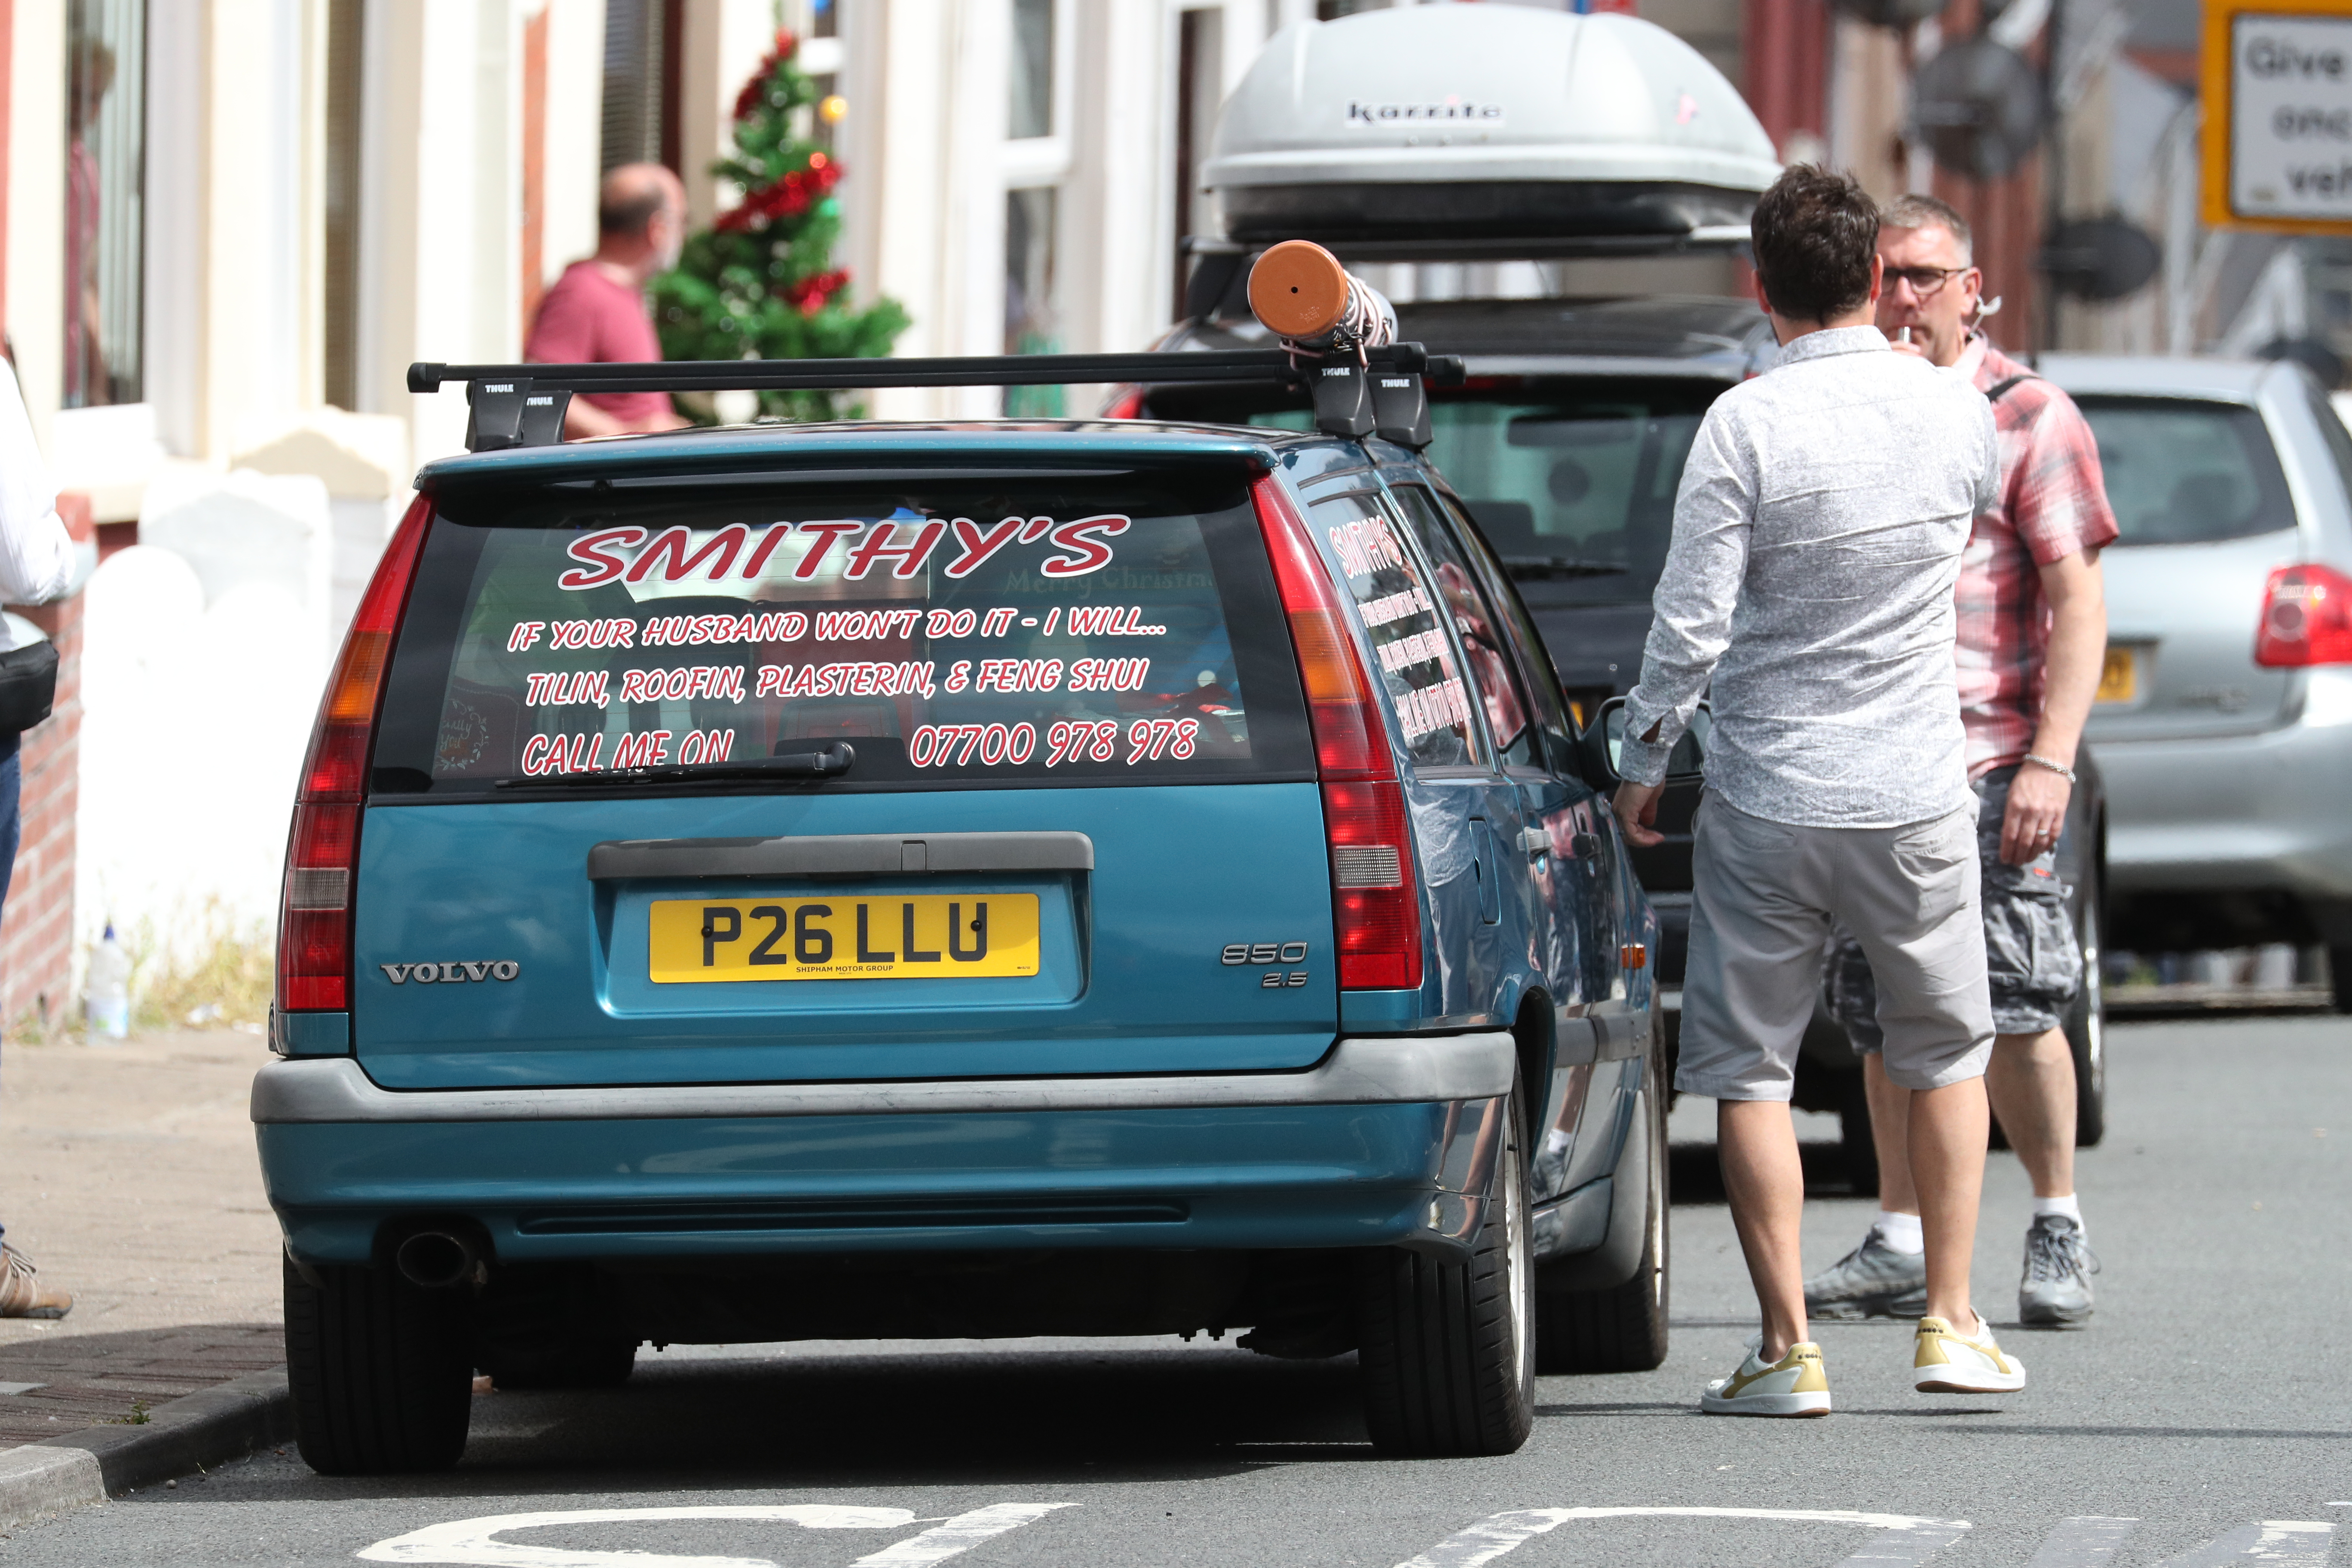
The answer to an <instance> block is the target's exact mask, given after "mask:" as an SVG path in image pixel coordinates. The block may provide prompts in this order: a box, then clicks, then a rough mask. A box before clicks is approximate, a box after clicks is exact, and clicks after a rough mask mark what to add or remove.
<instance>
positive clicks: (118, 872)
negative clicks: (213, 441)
mask: <svg viewBox="0 0 2352 1568" xmlns="http://www.w3.org/2000/svg"><path fill="white" fill-rule="evenodd" d="M140 534H141V537H142V539H143V540H149V541H152V542H150V543H142V544H140V545H138V546H135V547H133V548H131V549H129V550H124V551H121V552H117V553H116V554H114V555H113V556H111V557H110V558H109V559H108V560H107V562H106V563H105V564H104V565H103V566H101V567H100V568H99V570H98V573H97V574H96V575H95V576H93V577H92V578H91V579H90V582H89V587H88V589H87V590H85V592H86V593H87V595H88V598H87V601H86V605H85V609H84V619H83V654H82V707H83V716H82V732H81V767H82V776H81V794H80V800H79V806H78V809H77V813H76V822H75V831H76V836H77V839H78V848H77V868H76V878H75V900H74V902H75V910H74V916H75V931H76V935H77V938H78V944H79V945H82V946H85V947H86V946H87V945H88V944H89V943H92V942H96V941H97V940H98V938H99V936H100V933H101V932H102V931H103V930H104V929H105V927H106V925H107V923H108V922H109V921H112V922H113V924H114V925H115V927H116V929H117V931H120V932H122V933H124V934H125V935H126V936H131V935H134V934H136V933H138V932H139V931H141V928H142V925H143V926H144V927H145V928H146V930H147V931H148V932H150V933H152V939H153V940H154V941H155V942H157V943H158V944H159V946H160V947H161V948H162V949H163V951H164V952H171V953H173V954H176V955H178V956H180V957H182V958H193V957H194V956H196V955H197V954H198V953H199V952H201V950H202V948H203V946H204V945H205V942H206V940H207V938H208V937H210V936H211V935H213V934H215V932H216V931H218V930H219V929H220V927H221V926H223V925H225V926H226V928H227V931H229V932H231V933H235V934H248V933H254V932H259V931H266V930H267V929H268V925H269V922H270V921H271V919H272V918H273V914H274V911H275V909H276V906H277V899H278V871H279V867H280V866H281V864H282V862H283V858H284V851H285V842H286V824H287V820H288V816H289V813H290V811H291V809H292V806H293V800H294V789H295V784H296V780H297V776H298V774H299V770H300V767H301V761H302V753H303V750H304V748H305V746H306V745H307V744H308V743H309V739H310V722H311V719H312V716H313V715H314V714H315V712H316V711H317V708H318V700H319V691H320V686H321V684H322V683H323V681H324V679H325V673H326V662H327V657H328V650H327V647H326V626H327V615H328V606H329V583H330V575H329V574H330V571H331V565H330V555H331V538H332V523H331V510H330V504H329V498H328V494H327V488H326V486H325V484H324V483H323V482H322V481H321V480H320V479H317V478H315V477H312V476H309V475H302V476H265V475H260V474H254V473H250V472H235V473H230V474H226V475H222V474H215V473H208V472H205V471H203V470H201V469H177V470H167V471H166V472H165V473H164V474H163V475H161V476H159V477H158V478H157V479H156V480H155V481H154V482H153V483H152V484H151V485H150V486H149V487H148V492H147V510H146V512H145V514H144V515H142V518H141V520H140Z"/></svg>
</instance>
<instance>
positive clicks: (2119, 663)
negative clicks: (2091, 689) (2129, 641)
mask: <svg viewBox="0 0 2352 1568" xmlns="http://www.w3.org/2000/svg"><path fill="white" fill-rule="evenodd" d="M2138 695H2139V654H2138V652H2137V650H2136V649H2133V648H2127V647H2111V648H2109V649H2107V659H2106V662H2105V664H2103V665H2101V666H2100V667H2099V689H2098V692H2097V694H2096V695H2095V696H2094V697H2093V698H2092V700H2093V701H2095V702H2129V701H2130V700H2132V699H2133V698H2135V697H2137V696H2138Z"/></svg>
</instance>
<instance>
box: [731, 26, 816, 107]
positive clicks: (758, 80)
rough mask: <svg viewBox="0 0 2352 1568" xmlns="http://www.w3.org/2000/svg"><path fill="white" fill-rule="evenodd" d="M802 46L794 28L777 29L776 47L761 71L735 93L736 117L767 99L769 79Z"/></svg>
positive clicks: (763, 62)
mask: <svg viewBox="0 0 2352 1568" xmlns="http://www.w3.org/2000/svg"><path fill="white" fill-rule="evenodd" d="M800 47H801V41H800V40H799V39H798V38H795V37H793V35H792V29H790V28H788V27H779V28H777V29H776V47H774V48H772V49H770V50H769V51H768V58H766V59H763V60H761V62H760V69H759V73H758V74H757V75H755V76H754V77H752V78H751V80H750V81H747V82H745V83H744V84H743V90H742V91H741V92H739V93H737V94H736V95H735V118H736V119H738V120H740V119H742V118H743V117H744V116H745V115H747V114H750V113H751V111H752V110H755V109H758V108H760V107H761V105H762V104H764V103H765V102H766V101H767V99H768V81H769V79H770V78H772V77H773V76H774V75H775V74H776V68H777V67H778V66H780V65H782V64H783V63H784V62H785V61H786V60H788V59H790V58H793V53H794V52H795V51H797V50H798V49H799V48H800Z"/></svg>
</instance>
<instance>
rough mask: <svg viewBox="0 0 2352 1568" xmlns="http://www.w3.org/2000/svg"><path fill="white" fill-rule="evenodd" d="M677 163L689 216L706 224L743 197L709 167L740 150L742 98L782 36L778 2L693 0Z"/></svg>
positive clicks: (683, 66) (691, 221) (688, 1)
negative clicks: (738, 98)
mask: <svg viewBox="0 0 2352 1568" xmlns="http://www.w3.org/2000/svg"><path fill="white" fill-rule="evenodd" d="M680 30H681V31H682V32H683V33H684V35H685V37H683V39H682V40H681V44H682V47H683V51H684V54H685V57H686V58H685V59H684V61H683V62H682V63H681V66H680V68H679V77H680V79H681V84H682V86H683V89H684V90H683V93H682V94H681V96H682V99H683V101H682V102H681V103H680V104H679V106H678V127H677V133H678V145H679V148H680V153H679V157H678V162H679V163H682V164H684V165H685V167H684V169H683V170H682V171H681V174H683V176H684V179H685V181H686V211H687V221H688V225H689V226H692V227H695V228H707V227H709V224H710V220H711V219H712V218H713V217H716V216H718V215H719V212H721V211H722V210H724V209H725V208H728V207H730V206H732V205H735V204H736V203H737V202H738V201H740V200H741V199H742V192H741V190H740V187H738V186H737V185H735V184H733V182H731V181H723V180H716V179H713V178H712V177H711V175H710V172H709V165H710V163H711V162H712V161H713V160H715V159H719V158H723V157H725V156H726V155H727V154H728V153H730V151H732V150H733V146H734V142H735V135H734V123H735V121H734V108H735V95H736V94H737V93H739V92H740V91H742V90H743V84H744V82H746V81H748V80H749V79H751V73H752V72H753V71H755V70H757V69H759V68H760V61H761V59H762V58H764V57H765V56H766V55H767V52H768V50H769V48H770V47H771V46H772V45H773V44H774V43H775V40H776V7H775V4H774V0H686V19H685V25H684V26H683V27H682V28H681V29H680Z"/></svg>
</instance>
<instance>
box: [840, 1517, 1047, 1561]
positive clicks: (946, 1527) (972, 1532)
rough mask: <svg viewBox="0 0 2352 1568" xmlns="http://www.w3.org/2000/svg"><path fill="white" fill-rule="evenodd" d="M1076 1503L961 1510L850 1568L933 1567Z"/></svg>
mask: <svg viewBox="0 0 2352 1568" xmlns="http://www.w3.org/2000/svg"><path fill="white" fill-rule="evenodd" d="M1076 1506H1077V1504H1076V1503H1068V1502H993V1503H991V1504H989V1505H988V1506H987V1507H986V1508H976V1509H973V1510H971V1512H970V1513H960V1514H958V1515H956V1516H955V1517H954V1518H953V1519H950V1520H949V1521H946V1522H945V1523H944V1524H935V1525H933V1526H931V1528H930V1529H929V1530H927V1531H923V1533H922V1534H920V1535H910V1536H908V1538H907V1539H906V1540H904V1541H901V1542H897V1543H896V1544H895V1545H890V1546H886V1547H884V1548H883V1549H882V1550H881V1551H879V1552H875V1553H874V1554H873V1555H872V1556H871V1557H861V1558H859V1559H858V1560H857V1561H856V1563H852V1564H851V1565H850V1568H930V1565H931V1564H932V1563H944V1562H946V1561H947V1560H948V1559H949V1558H950V1557H952V1556H954V1555H955V1554H956V1553H957V1552H961V1551H963V1550H964V1549H965V1548H966V1547H970V1546H977V1545H979V1544H980V1543H981V1542H983V1541H986V1540H987V1539H988V1538H989V1537H991V1536H992V1535H1002V1534H1003V1533H1004V1532H1005V1531H1008V1530H1018V1529H1020V1528H1021V1527H1022V1526H1023V1525H1024V1524H1030V1523H1034V1522H1035V1521H1038V1520H1041V1519H1043V1518H1045V1516H1046V1515H1047V1514H1049V1513H1051V1512H1053V1511H1054V1510H1055V1509H1057V1508H1076Z"/></svg>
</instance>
